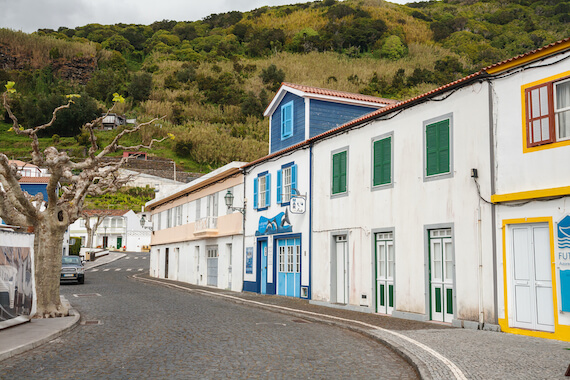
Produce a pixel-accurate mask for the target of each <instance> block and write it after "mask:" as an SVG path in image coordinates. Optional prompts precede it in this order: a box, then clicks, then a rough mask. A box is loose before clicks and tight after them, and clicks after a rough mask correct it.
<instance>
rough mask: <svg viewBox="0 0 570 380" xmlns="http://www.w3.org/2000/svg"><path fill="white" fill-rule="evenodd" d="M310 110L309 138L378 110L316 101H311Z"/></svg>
mask: <svg viewBox="0 0 570 380" xmlns="http://www.w3.org/2000/svg"><path fill="white" fill-rule="evenodd" d="M310 109H311V111H310V120H311V131H310V133H309V137H314V136H316V135H319V134H321V133H323V132H326V131H328V130H330V129H332V128H335V127H338V126H340V125H342V124H344V123H346V122H348V121H350V120H353V119H356V118H357V117H360V116H362V115H366V114H368V113H370V112H372V111H375V110H376V108H372V107H362V106H355V105H350V104H341V103H332V102H326V101H322V100H314V99H311V103H310Z"/></svg>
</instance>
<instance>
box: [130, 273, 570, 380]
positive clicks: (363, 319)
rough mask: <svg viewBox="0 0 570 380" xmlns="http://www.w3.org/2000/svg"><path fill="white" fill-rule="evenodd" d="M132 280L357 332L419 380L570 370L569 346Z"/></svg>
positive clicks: (544, 375) (539, 375) (546, 375)
mask: <svg viewBox="0 0 570 380" xmlns="http://www.w3.org/2000/svg"><path fill="white" fill-rule="evenodd" d="M134 277H135V278H137V279H138V280H141V281H145V282H151V283H155V284H157V283H158V284H159V285H164V286H168V287H172V288H177V289H180V290H183V291H190V292H193V293H196V294H202V295H204V296H208V297H223V298H225V299H227V300H230V301H232V302H236V303H241V304H246V305H250V306H252V307H259V308H263V309H268V310H272V311H275V312H279V313H286V314H290V315H294V316H296V317H298V318H303V319H306V320H312V321H319V322H323V323H328V324H331V325H337V326H341V327H343V328H348V329H351V330H353V331H357V332H360V333H362V334H363V335H366V336H368V337H371V338H373V339H376V340H378V341H380V342H382V343H384V344H386V345H388V346H390V347H392V348H393V349H394V350H395V351H397V352H399V353H400V354H401V355H402V356H403V357H404V358H406V359H407V360H408V361H409V362H410V363H411V364H412V365H413V366H414V367H415V368H416V369H417V370H418V372H419V374H420V377H421V378H422V379H442V380H444V379H445V380H447V379H485V380H487V379H570V377H565V376H564V374H565V372H566V370H567V368H568V366H569V365H570V342H562V341H557V340H549V339H540V338H532V337H525V336H520V335H514V334H506V333H499V332H491V331H480V330H468V329H462V328H455V327H451V326H449V325H446V324H438V323H433V322H418V321H411V320H405V319H399V318H394V317H389V316H383V315H378V314H372V313H361V312H357V311H351V310H345V309H337V308H332V307H328V306H320V305H315V304H311V303H309V301H306V300H302V299H298V298H290V297H281V296H268V295H260V294H256V293H248V292H242V293H236V292H231V291H227V290H221V289H217V288H211V287H201V286H196V285H191V284H187V283H183V282H177V281H172V280H164V279H156V278H153V277H150V276H149V275H148V274H142V275H135V276H134Z"/></svg>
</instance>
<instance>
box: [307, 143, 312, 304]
mask: <svg viewBox="0 0 570 380" xmlns="http://www.w3.org/2000/svg"><path fill="white" fill-rule="evenodd" d="M308 198H309V203H310V207H309V294H308V299H310V300H312V299H313V295H312V294H313V144H311V145H309V196H308Z"/></svg>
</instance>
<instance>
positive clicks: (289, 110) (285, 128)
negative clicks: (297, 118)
mask: <svg viewBox="0 0 570 380" xmlns="http://www.w3.org/2000/svg"><path fill="white" fill-rule="evenodd" d="M292 134H293V101H290V102H289V103H287V104H284V105H283V106H281V139H285V138H287V137H290V136H291V135H292Z"/></svg>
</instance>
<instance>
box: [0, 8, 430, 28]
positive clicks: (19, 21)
mask: <svg viewBox="0 0 570 380" xmlns="http://www.w3.org/2000/svg"><path fill="white" fill-rule="evenodd" d="M307 1H309V0H302V1H296V0H0V9H1V10H2V12H0V28H8V29H13V30H20V31H22V32H25V33H32V32H35V31H36V30H38V29H46V28H47V29H54V30H57V29H58V28H59V27H60V26H65V27H68V28H75V27H78V26H83V25H87V24H92V23H97V24H103V25H112V24H118V23H124V24H142V25H150V24H152V23H153V22H155V21H161V20H175V21H196V20H201V19H203V18H204V17H206V16H208V15H211V14H212V13H224V12H230V11H250V10H252V9H256V8H260V7H263V6H265V5H269V6H272V5H286V4H295V3H305V2H307ZM411 1H418V0H409V1H408V0H391V1H390V2H392V3H399V4H405V3H407V2H411ZM420 1H424V0H420Z"/></svg>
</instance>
